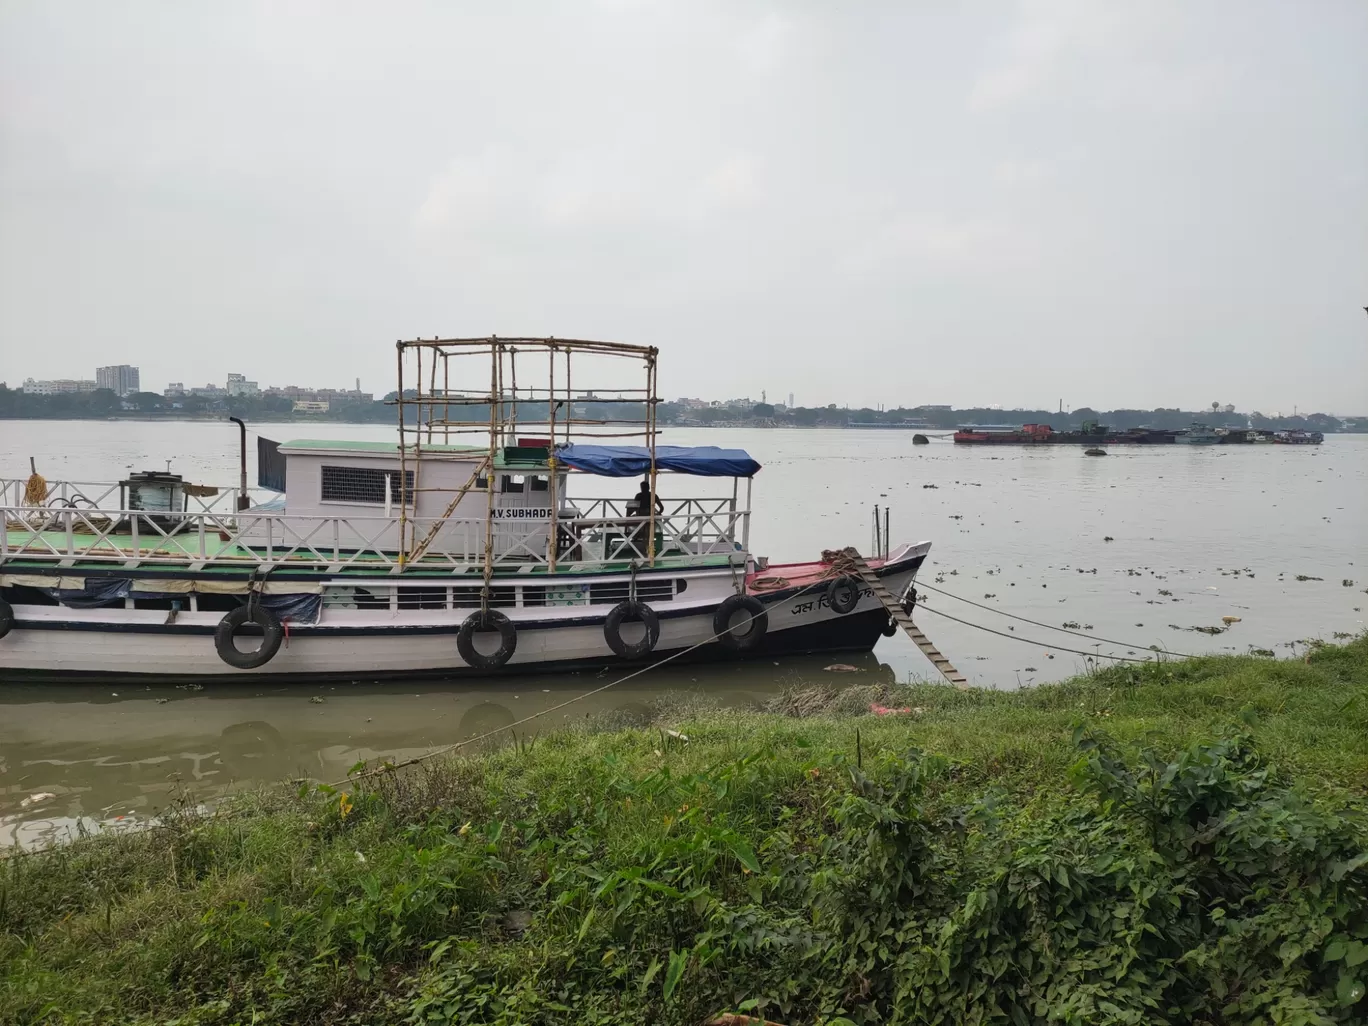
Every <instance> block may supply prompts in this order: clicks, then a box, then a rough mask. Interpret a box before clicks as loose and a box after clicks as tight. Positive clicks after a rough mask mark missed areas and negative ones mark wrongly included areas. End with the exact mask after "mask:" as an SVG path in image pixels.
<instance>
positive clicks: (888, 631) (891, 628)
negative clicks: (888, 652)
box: [879, 616, 902, 638]
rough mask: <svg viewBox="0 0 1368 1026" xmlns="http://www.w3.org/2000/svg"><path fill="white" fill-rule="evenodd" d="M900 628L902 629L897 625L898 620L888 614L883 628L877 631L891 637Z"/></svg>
mask: <svg viewBox="0 0 1368 1026" xmlns="http://www.w3.org/2000/svg"><path fill="white" fill-rule="evenodd" d="M900 630H902V628H901V627H899V626H898V621H897V620H895V619H893V617H891V616H890V617H889V618H888V622H887V623H885V624H884V625H883V628H882V629H881V630H880V632H879V633H880V634H882V635H883V636H884V637H885V638H891V637H893V635H895V634H897V633H898V631H900Z"/></svg>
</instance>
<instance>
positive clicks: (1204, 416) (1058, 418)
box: [660, 403, 1368, 432]
mask: <svg viewBox="0 0 1368 1026" xmlns="http://www.w3.org/2000/svg"><path fill="white" fill-rule="evenodd" d="M660 409H661V420H662V422H664V423H669V424H701V425H719V424H746V423H755V422H765V423H773V424H774V425H775V426H776V427H846V426H847V425H849V424H903V423H905V422H907V421H920V422H923V423H925V424H926V425H928V430H933V431H953V430H954V429H955V428H957V427H960V426H961V425H964V424H1011V425H1020V424H1049V425H1050V426H1051V427H1052V428H1054V429H1055V430H1056V431H1066V430H1073V431H1076V430H1079V429H1080V428H1082V427H1083V425H1084V424H1085V423H1086V422H1088V421H1096V422H1098V423H1100V424H1102V425H1104V426H1106V427H1109V428H1113V429H1115V430H1118V431H1125V430H1127V429H1128V428H1137V427H1147V428H1154V429H1158V430H1165V429H1167V430H1178V429H1181V428H1187V427H1190V426H1191V425H1192V424H1193V423H1198V424H1205V425H1207V426H1209V427H1213V428H1221V427H1229V428H1246V427H1254V428H1258V429H1260V430H1265V431H1286V430H1291V429H1294V428H1301V429H1303V430H1307V431H1321V432H1331V431H1362V432H1368V417H1359V418H1350V422H1351V423H1350V424H1349V425H1348V426H1346V425H1344V424H1343V423H1342V421H1341V419H1340V418H1338V417H1332V416H1329V415H1328V414H1324V413H1311V414H1307V415H1306V416H1296V417H1266V416H1264V415H1263V414H1259V413H1255V414H1249V413H1239V412H1234V413H1226V412H1224V411H1223V410H1216V409H1207V410H1180V409H1176V408H1173V409H1169V408H1163V407H1160V408H1157V409H1153V410H1107V411H1099V410H1094V409H1092V408H1090V407H1087V406H1084V407H1081V408H1080V409H1077V410H1070V411H1068V412H1067V413H1060V412H1058V411H1056V410H999V409H987V408H985V407H973V408H969V409H949V410H944V409H917V408H911V409H909V408H903V407H899V408H898V409H895V410H874V409H870V408H869V407H861V408H859V409H846V408H844V407H837V406H835V405H831V406H817V407H801V406H800V407H798V408H796V409H792V410H782V411H776V410H775V408H774V406H773V405H771V404H768V403H757V404H756V405H755V406H754V407H752V408H751V409H749V410H743V409H738V408H735V407H708V408H706V409H701V410H688V409H685V408H684V407H682V406H678V405H676V404H674V403H663V404H661V408H660Z"/></svg>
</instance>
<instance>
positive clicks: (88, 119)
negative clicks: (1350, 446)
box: [0, 0, 1368, 413]
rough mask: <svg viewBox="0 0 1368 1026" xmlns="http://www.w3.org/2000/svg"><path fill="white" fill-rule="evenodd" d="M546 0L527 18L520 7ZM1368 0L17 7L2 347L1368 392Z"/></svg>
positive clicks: (870, 397)
mask: <svg viewBox="0 0 1368 1026" xmlns="http://www.w3.org/2000/svg"><path fill="white" fill-rule="evenodd" d="M517 12H521V13H517ZM1365 53H1368V3H1364V2H1362V0H1311V2H1307V3H1296V4H1293V3H1287V2H1285V0H1262V2H1261V0H1253V2H1251V0H1210V2H1203V3H1191V2H1182V0H1158V2H1145V3H1141V2H1133V3H1119V2H1118V3H1099V2H1096V0H1063V2H1027V3H1009V2H999V3H994V2H980V3H974V4H968V5H962V4H946V3H924V4H912V3H887V4H869V3H842V4H835V3H818V2H812V0H807V2H796V3H790V4H784V5H767V4H761V3H748V2H730V3H723V2H718V3H704V2H697V0H680V2H677V3H650V2H634V0H602V2H598V3H590V2H582V3H532V2H529V3H520V4H493V3H482V4H474V3H464V4H462V3H432V4H417V3H387V4H380V3H334V2H323V0H319V2H314V3H303V2H301V3H285V4H281V3H275V2H271V3H265V2H263V3H251V2H235V3H204V2H185V3H175V4H168V3H150V2H144V3H135V2H129V3H118V4H111V3H105V2H99V3H94V2H92V3H79V2H43V0H29V2H24V3H16V2H3V3H0V379H7V380H8V381H9V382H10V384H11V385H14V384H17V383H18V382H19V381H21V380H22V379H23V378H24V377H26V376H30V375H31V376H34V377H56V376H77V375H80V376H93V372H94V367H95V365H96V364H97V363H114V362H130V363H136V364H139V365H140V366H141V368H142V380H143V385H144V387H152V388H155V389H156V390H160V389H161V388H162V387H163V386H164V385H165V383H166V382H167V381H169V380H182V381H185V382H186V383H187V384H203V383H204V382H206V381H209V380H213V381H216V382H218V383H220V384H222V382H223V381H224V378H225V376H226V374H227V372H228V371H230V370H231V371H241V372H243V373H245V374H247V376H248V377H252V378H256V379H258V380H259V381H261V382H262V384H263V385H264V384H268V383H269V384H285V383H287V382H289V383H297V384H308V385H320V386H321V385H332V386H341V385H345V384H349V383H350V382H351V380H352V379H353V378H354V377H356V376H358V375H359V376H360V377H361V379H362V383H363V386H364V387H366V388H368V389H371V390H374V391H377V392H381V391H384V390H387V389H388V388H390V387H392V384H393V377H392V376H393V346H392V343H393V341H394V339H396V338H399V337H401V336H402V337H406V338H407V337H413V336H415V335H434V334H443V335H478V334H485V333H489V332H495V333H498V334H506V335H512V334H555V335H560V336H582V337H591V338H608V339H614V340H618V341H625V342H636V343H642V344H653V345H658V346H659V347H660V348H661V349H662V351H663V361H662V369H661V382H662V392H663V394H664V395H665V396H666V397H668V398H674V397H677V396H680V395H689V396H694V395H701V396H705V397H709V398H716V397H731V396H737V395H751V396H753V397H755V398H759V395H760V391H761V390H762V389H768V391H769V396H770V398H771V400H773V399H776V398H778V399H781V400H782V399H784V398H786V396H787V393H789V392H790V391H792V392H793V393H795V396H796V398H797V400H798V402H799V403H800V404H802V403H808V404H815V403H818V402H822V403H825V402H838V403H843V404H844V403H850V404H852V405H856V404H866V403H868V404H872V403H878V402H882V403H886V404H888V405H897V404H906V405H915V404H917V403H924V402H928V403H937V402H940V403H954V404H956V405H969V404H978V403H984V404H988V403H1000V404H1003V405H1026V406H1048V407H1053V406H1054V405H1055V404H1056V403H1057V402H1058V401H1059V400H1060V399H1063V401H1064V403H1065V404H1066V406H1082V405H1084V404H1088V405H1093V406H1097V407H1102V408H1107V407H1115V406H1141V407H1152V406H1156V405H1164V406H1171V405H1182V406H1205V405H1208V404H1209V403H1210V402H1211V401H1212V400H1220V401H1221V402H1223V403H1224V402H1233V403H1235V404H1237V405H1238V406H1239V407H1241V408H1243V409H1252V408H1257V409H1260V410H1263V411H1264V412H1272V411H1274V410H1282V411H1285V412H1290V411H1291V409H1292V407H1293V405H1294V404H1296V405H1297V406H1298V407H1300V408H1301V409H1302V410H1306V409H1308V408H1311V409H1321V410H1329V411H1334V412H1341V413H1348V412H1359V413H1366V412H1368V317H1366V316H1365V314H1364V311H1363V310H1362V306H1363V305H1364V304H1365V303H1368V59H1365V57H1364V55H1365Z"/></svg>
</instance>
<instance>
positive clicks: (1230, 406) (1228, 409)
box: [1221, 403, 1235, 413]
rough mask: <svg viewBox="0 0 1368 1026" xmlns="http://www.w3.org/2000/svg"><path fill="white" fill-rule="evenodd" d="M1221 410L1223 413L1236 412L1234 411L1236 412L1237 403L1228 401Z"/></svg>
mask: <svg viewBox="0 0 1368 1026" xmlns="http://www.w3.org/2000/svg"><path fill="white" fill-rule="evenodd" d="M1221 412H1222V413H1234V412H1235V404H1234V403H1226V404H1225V405H1224V406H1222V407H1221Z"/></svg>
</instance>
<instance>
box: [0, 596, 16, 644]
mask: <svg viewBox="0 0 1368 1026" xmlns="http://www.w3.org/2000/svg"><path fill="white" fill-rule="evenodd" d="M12 630H14V607H13V606H11V605H10V604H9V603H8V602H6V601H5V600H4V599H0V638H3V637H4V636H5V635H6V634H8V633H9V632H10V631H12Z"/></svg>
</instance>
